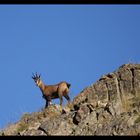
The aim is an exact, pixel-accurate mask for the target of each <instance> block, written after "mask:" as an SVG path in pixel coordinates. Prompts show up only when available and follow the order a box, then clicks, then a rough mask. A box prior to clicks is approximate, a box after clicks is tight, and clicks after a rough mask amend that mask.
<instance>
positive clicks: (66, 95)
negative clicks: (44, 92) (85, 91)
mask: <svg viewBox="0 0 140 140" xmlns="http://www.w3.org/2000/svg"><path fill="white" fill-rule="evenodd" d="M64 97H65V98H66V99H67V101H68V103H70V97H69V95H68V94H65V95H64Z"/></svg>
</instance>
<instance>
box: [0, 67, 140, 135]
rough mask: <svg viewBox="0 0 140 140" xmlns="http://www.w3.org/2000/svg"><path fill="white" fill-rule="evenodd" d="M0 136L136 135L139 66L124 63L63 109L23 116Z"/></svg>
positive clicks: (139, 116) (139, 105) (139, 104)
mask: <svg viewBox="0 0 140 140" xmlns="http://www.w3.org/2000/svg"><path fill="white" fill-rule="evenodd" d="M0 135H19V136H20V135H140V64H125V65H123V66H121V67H120V68H119V69H118V70H116V71H114V72H113V73H109V74H107V75H104V76H102V77H101V78H100V79H99V80H98V81H97V82H96V83H95V84H92V85H91V86H89V87H87V88H85V89H84V90H83V91H81V93H79V94H78V95H77V96H76V97H75V98H74V100H73V102H72V103H71V104H69V105H67V106H65V107H63V108H62V107H60V106H59V105H51V106H49V107H48V108H47V109H44V110H42V111H40V112H35V113H32V114H25V115H24V116H23V117H22V118H21V120H20V121H19V122H17V123H15V124H13V125H10V126H8V127H7V128H6V129H4V130H2V131H1V132H0Z"/></svg>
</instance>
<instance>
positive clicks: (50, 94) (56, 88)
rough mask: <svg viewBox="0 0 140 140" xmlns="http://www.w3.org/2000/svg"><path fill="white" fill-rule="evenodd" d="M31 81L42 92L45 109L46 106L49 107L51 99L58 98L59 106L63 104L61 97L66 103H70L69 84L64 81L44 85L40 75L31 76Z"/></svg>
mask: <svg viewBox="0 0 140 140" xmlns="http://www.w3.org/2000/svg"><path fill="white" fill-rule="evenodd" d="M32 78H33V80H34V81H35V83H36V86H38V87H39V88H40V90H41V92H42V94H43V95H42V97H43V98H44V99H45V100H46V105H45V108H47V107H48V105H51V104H52V102H51V100H52V99H56V98H59V99H60V105H61V106H62V104H63V96H64V97H65V98H66V99H67V101H68V103H70V97H69V95H68V94H69V88H70V86H71V84H69V83H67V82H66V81H62V82H60V83H58V84H55V85H46V84H44V83H43V81H42V80H41V79H40V75H37V73H36V75H34V74H33V76H32Z"/></svg>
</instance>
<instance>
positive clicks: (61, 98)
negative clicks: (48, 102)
mask: <svg viewBox="0 0 140 140" xmlns="http://www.w3.org/2000/svg"><path fill="white" fill-rule="evenodd" d="M59 99H60V105H61V106H62V104H63V97H62V95H59Z"/></svg>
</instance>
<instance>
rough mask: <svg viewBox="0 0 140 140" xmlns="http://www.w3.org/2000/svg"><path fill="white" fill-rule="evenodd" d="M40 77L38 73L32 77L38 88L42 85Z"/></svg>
mask: <svg viewBox="0 0 140 140" xmlns="http://www.w3.org/2000/svg"><path fill="white" fill-rule="evenodd" d="M40 76H41V75H37V73H36V74H33V76H32V78H33V79H34V81H35V83H36V86H39V85H40V83H41V80H40Z"/></svg>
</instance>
